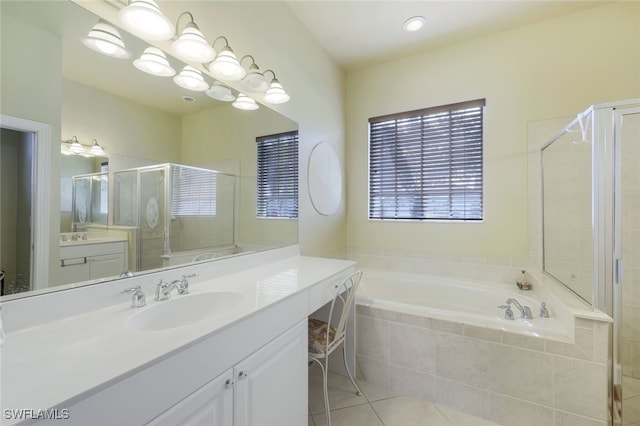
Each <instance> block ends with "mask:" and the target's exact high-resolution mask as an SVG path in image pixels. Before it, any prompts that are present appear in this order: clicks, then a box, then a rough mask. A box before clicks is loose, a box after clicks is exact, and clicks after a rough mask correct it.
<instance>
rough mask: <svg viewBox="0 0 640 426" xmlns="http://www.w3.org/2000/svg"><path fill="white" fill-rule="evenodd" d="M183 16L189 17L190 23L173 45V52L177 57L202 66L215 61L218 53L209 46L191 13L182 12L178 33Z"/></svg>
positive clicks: (177, 22) (178, 21)
mask: <svg viewBox="0 0 640 426" xmlns="http://www.w3.org/2000/svg"><path fill="white" fill-rule="evenodd" d="M183 16H188V17H189V18H190V22H188V23H187V25H186V26H185V28H184V30H182V32H181V33H180V36H179V37H178V39H177V40H176V41H174V42H173V43H172V44H171V50H173V52H174V53H175V54H176V55H177V56H179V57H180V58H182V59H184V60H187V61H192V62H197V63H201V64H202V63H205V62H211V61H213V59H214V58H215V57H216V51H215V50H214V49H213V47H211V46H209V43H207V40H205V38H204V35H203V34H202V32H200V29H199V28H198V25H196V23H195V22H194V20H193V15H192V14H191V13H190V12H182V14H180V16H179V17H178V20H177V21H176V33H177V32H178V24H179V23H180V18H182V17H183Z"/></svg>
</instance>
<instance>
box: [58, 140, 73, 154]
mask: <svg viewBox="0 0 640 426" xmlns="http://www.w3.org/2000/svg"><path fill="white" fill-rule="evenodd" d="M60 154H62V155H73V152H71V150H70V149H69V146H68V145H67V144H66V143H64V142H63V143H61V144H60Z"/></svg>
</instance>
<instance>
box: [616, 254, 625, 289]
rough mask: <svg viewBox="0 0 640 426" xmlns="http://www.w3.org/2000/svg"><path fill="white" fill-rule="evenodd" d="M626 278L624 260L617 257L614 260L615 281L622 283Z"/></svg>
mask: <svg viewBox="0 0 640 426" xmlns="http://www.w3.org/2000/svg"><path fill="white" fill-rule="evenodd" d="M623 280H624V262H623V260H622V259H620V258H617V259H615V260H614V261H613V281H614V282H615V283H616V284H622V281H623Z"/></svg>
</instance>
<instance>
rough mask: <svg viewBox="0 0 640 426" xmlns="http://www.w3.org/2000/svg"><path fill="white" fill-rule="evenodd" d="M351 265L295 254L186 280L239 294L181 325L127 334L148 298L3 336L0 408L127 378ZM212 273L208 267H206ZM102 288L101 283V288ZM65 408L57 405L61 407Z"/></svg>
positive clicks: (59, 399)
mask: <svg viewBox="0 0 640 426" xmlns="http://www.w3.org/2000/svg"><path fill="white" fill-rule="evenodd" d="M354 264H355V262H351V261H345V260H334V259H322V258H312V257H303V256H296V257H291V258H287V259H283V260H280V261H277V262H273V263H269V264H266V265H262V266H258V267H254V268H251V269H246V270H244V271H242V272H235V273H231V274H227V275H224V276H221V277H218V278H214V279H208V280H203V281H198V279H197V278H194V279H192V280H190V287H189V290H190V294H189V295H186V296H179V295H176V294H175V292H174V293H173V295H172V298H179V297H197V294H198V293H204V292H215V291H233V292H237V293H240V294H242V295H243V296H244V298H243V300H242V301H241V302H240V304H239V305H238V306H237V307H236V308H235V309H232V310H230V311H228V312H225V313H222V314H220V315H218V316H213V317H209V318H206V319H204V320H202V321H199V322H195V323H192V324H189V325H186V326H183V327H178V328H173V329H167V330H161V331H131V330H128V329H127V328H126V327H125V321H126V320H127V318H129V317H130V316H131V315H133V314H135V313H136V312H138V311H140V310H141V309H142V310H143V309H151V308H153V307H154V305H157V304H159V303H171V300H169V301H163V302H156V301H154V300H153V294H149V292H147V294H146V296H147V306H145V307H144V308H140V309H135V308H131V307H130V298H128V297H125V298H123V299H122V303H119V304H117V305H113V306H109V307H105V308H102V309H98V310H95V311H92V312H89V313H86V314H81V315H76V316H72V317H68V318H63V319H60V320H56V321H51V322H49V323H46V324H41V325H37V326H33V327H29V328H23V329H20V330H16V331H14V332H10V333H7V336H6V341H5V343H4V345H3V346H1V347H0V361H1V371H0V380H1V394H0V395H1V397H2V399H1V403H2V408H3V409H6V408H10V409H14V408H15V409H18V408H33V409H46V408H52V407H61V404H62V403H64V402H65V401H68V400H70V399H72V398H77V397H78V396H79V395H82V394H84V393H87V392H90V391H92V390H93V389H95V388H96V387H100V386H101V385H104V384H105V383H107V382H110V381H113V380H114V379H116V378H120V377H123V376H126V375H127V374H131V373H132V372H134V371H137V370H140V369H141V368H143V367H146V366H149V365H151V364H153V363H154V361H159V360H161V359H163V358H165V357H166V356H167V355H168V354H170V353H172V352H175V351H179V350H180V349H182V348H185V347H187V346H189V345H190V344H192V343H193V342H196V341H198V340H199V339H202V338H204V337H206V336H210V335H213V334H215V333H217V332H219V331H220V330H222V329H224V328H225V327H227V326H229V325H231V324H234V323H236V322H238V321H240V320H242V319H244V318H248V317H250V316H251V315H253V314H255V313H257V312H259V311H261V310H262V309H264V308H266V307H268V306H270V305H273V304H274V303H276V302H278V301H280V300H283V299H285V298H287V297H289V296H291V295H294V294H297V293H299V292H301V291H304V290H306V289H308V288H309V287H310V286H312V285H313V284H316V283H318V282H320V281H322V280H325V279H327V278H329V277H331V276H333V275H335V274H339V273H341V272H342V271H344V270H345V269H347V268H349V267H351V266H353V265H354ZM211 267H212V268H215V263H212V266H211ZM106 285H108V284H106ZM62 408H64V407H62Z"/></svg>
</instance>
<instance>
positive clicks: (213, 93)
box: [205, 81, 236, 102]
mask: <svg viewBox="0 0 640 426" xmlns="http://www.w3.org/2000/svg"><path fill="white" fill-rule="evenodd" d="M205 93H206V94H207V96H209V97H210V98H213V99H216V100H219V101H223V102H232V101H235V100H236V97H235V96H234V95H233V93H232V92H231V89H229V88H228V87H227V86H225V85H223V84H221V83H219V82H217V81H216V82H215V83H213V86H211V88H210V89H209V90H207V91H206V92H205Z"/></svg>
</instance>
